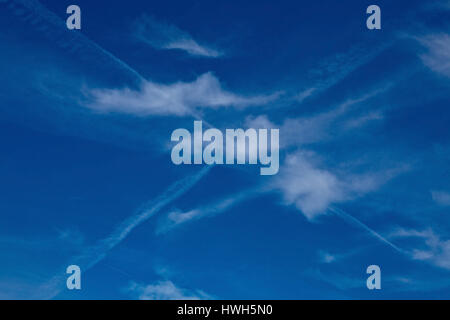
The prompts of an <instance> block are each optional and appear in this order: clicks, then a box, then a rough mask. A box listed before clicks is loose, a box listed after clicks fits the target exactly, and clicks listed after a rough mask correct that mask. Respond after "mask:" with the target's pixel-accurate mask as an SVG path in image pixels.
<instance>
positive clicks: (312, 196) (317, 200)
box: [273, 151, 403, 220]
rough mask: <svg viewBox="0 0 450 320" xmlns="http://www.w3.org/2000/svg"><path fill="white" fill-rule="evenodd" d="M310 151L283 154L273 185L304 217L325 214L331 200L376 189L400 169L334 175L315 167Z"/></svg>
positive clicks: (350, 197) (309, 217) (334, 200)
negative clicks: (282, 163)
mask: <svg viewBox="0 0 450 320" xmlns="http://www.w3.org/2000/svg"><path fill="white" fill-rule="evenodd" d="M314 158H315V154H314V153H312V152H302V151H298V152H295V153H293V154H290V155H288V156H287V158H286V161H285V163H284V165H283V168H282V170H281V171H280V174H279V175H278V176H277V177H276V178H274V179H275V180H274V184H273V188H274V189H275V190H278V191H280V192H281V193H282V195H283V199H284V201H285V203H286V204H294V205H295V206H296V207H297V208H298V209H299V210H300V211H301V212H302V213H303V214H304V215H305V216H306V217H307V218H308V219H310V220H312V219H314V218H316V217H317V216H319V215H322V214H324V213H326V210H327V208H328V207H329V206H330V205H331V204H334V203H340V202H344V201H349V200H352V199H355V198H357V197H360V196H362V195H364V194H366V193H368V192H371V191H374V190H376V189H377V188H378V187H379V186H380V185H382V184H383V183H385V182H386V181H388V180H389V179H390V178H392V177H393V176H394V175H396V174H397V173H398V172H400V171H402V170H403V169H393V170H386V171H384V172H377V173H364V174H345V175H343V176H342V177H338V176H337V175H336V174H333V173H332V172H330V171H328V170H326V169H321V168H319V165H318V164H317V163H316V162H317V161H316V160H315V159H314Z"/></svg>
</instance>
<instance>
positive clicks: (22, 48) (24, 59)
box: [0, 0, 450, 299]
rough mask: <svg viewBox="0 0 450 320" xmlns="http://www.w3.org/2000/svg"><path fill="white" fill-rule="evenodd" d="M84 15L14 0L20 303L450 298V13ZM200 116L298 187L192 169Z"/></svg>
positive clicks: (6, 53) (442, 5)
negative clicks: (175, 137) (252, 148)
mask: <svg viewBox="0 0 450 320" xmlns="http://www.w3.org/2000/svg"><path fill="white" fill-rule="evenodd" d="M72 2H73V1H44V0H41V1H40V2H39V1H34V0H17V1H13V0H2V1H0V44H1V50H0V70H1V71H2V72H1V74H2V75H3V76H2V77H1V78H0V115H1V116H0V150H1V157H0V177H1V183H0V298H2V299H14V298H19V299H21V298H37V299H99V298H101V299H161V298H162V299H182V298H189V299H190V298H192V299H195V298H198V299H214V298H218V299H400V298H402V299H403V298H412V299H429V298H437V299H446V298H449V297H450V225H449V221H450V216H449V214H450V212H449V209H450V179H449V178H450V167H449V161H450V143H449V141H450V131H449V130H448V124H449V123H450V111H449V110H448V107H449V101H450V91H449V88H450V25H449V21H450V20H449V17H450V3H449V2H448V1H434V2H433V1H427V2H424V1H395V2H394V1H377V2H376V3H372V2H368V1H339V2H337V1H329V0H326V1H276V2H275V1H246V2H242V1H239V2H237V1H230V0H228V1H214V2H213V1H134V0H132V1H127V2H126V3H125V2H119V1H117V2H111V1H108V2H106V1H82V0H79V1H76V4H77V5H79V6H80V8H81V12H82V28H81V30H79V31H75V30H67V28H66V26H65V19H66V17H67V14H66V8H67V6H68V5H70V4H74V3H72ZM371 4H377V5H378V6H380V8H381V23H382V29H381V30H372V31H371V30H368V29H367V28H366V17H367V15H366V13H365V11H366V8H367V7H368V6H369V5H371ZM195 119H202V120H203V121H205V122H208V123H209V124H211V125H213V126H215V127H217V128H219V129H225V128H279V129H280V170H279V173H278V174H277V175H274V176H261V175H259V168H256V166H242V165H241V166H239V165H227V166H219V165H216V166H213V167H211V166H206V165H190V166H189V165H180V166H176V165H174V164H173V163H172V161H171V159H170V149H171V146H172V145H171V142H170V135H171V132H172V131H173V130H175V129H177V128H188V129H190V130H192V126H193V121H194V120H195ZM71 264H77V265H79V266H80V267H81V270H82V290H79V291H77V290H73V291H69V290H67V288H66V285H65V280H66V274H65V269H66V267H67V266H68V265H71ZM371 264H376V265H379V266H380V268H381V273H382V289H381V290H368V289H367V288H366V278H367V276H368V275H367V274H366V268H367V266H369V265H371Z"/></svg>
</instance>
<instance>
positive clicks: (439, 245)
mask: <svg viewBox="0 0 450 320" xmlns="http://www.w3.org/2000/svg"><path fill="white" fill-rule="evenodd" d="M389 238H391V239H396V238H397V239H398V238H416V239H420V240H422V242H423V243H422V246H421V247H420V248H410V249H409V250H408V254H409V256H410V257H411V258H412V259H414V260H421V261H426V262H428V263H431V264H433V265H435V266H437V267H440V268H444V269H447V270H450V239H443V238H442V236H440V235H439V234H437V233H436V232H435V231H434V230H433V229H431V228H427V229H425V230H421V231H419V230H415V229H404V228H398V229H397V230H395V231H394V232H392V233H391V234H390V236H389Z"/></svg>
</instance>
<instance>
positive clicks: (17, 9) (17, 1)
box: [0, 0, 144, 85]
mask: <svg viewBox="0 0 450 320" xmlns="http://www.w3.org/2000/svg"><path fill="white" fill-rule="evenodd" d="M0 3H4V5H6V6H7V7H8V8H9V9H11V11H12V12H13V13H14V14H15V15H16V16H18V17H19V18H20V19H21V20H22V21H24V22H27V23H29V24H31V25H33V26H34V27H35V28H36V29H37V30H39V31H41V32H42V33H43V34H44V35H45V36H46V37H47V38H48V39H49V40H51V41H54V42H55V43H56V44H57V45H58V46H59V47H61V48H63V49H65V50H67V51H69V52H71V53H75V54H77V55H78V56H79V57H81V58H86V55H88V56H89V59H90V60H94V61H95V62H96V64H97V65H98V66H101V67H105V68H109V67H111V68H114V69H120V70H122V71H125V74H126V75H127V76H128V78H129V80H130V81H132V82H133V83H134V84H136V85H139V84H140V83H141V82H142V80H144V78H143V77H142V76H141V75H140V74H139V73H138V72H137V71H136V70H134V69H133V68H131V67H130V66H129V65H128V64H126V63H125V62H124V61H122V60H120V59H119V58H117V57H116V56H114V55H113V54H112V53H111V52H109V51H107V50H105V49H103V48H102V47H101V46H99V45H98V44H97V43H95V42H94V41H92V40H90V39H89V38H87V37H86V36H85V35H83V34H82V33H81V32H80V31H75V30H68V29H67V27H66V23H65V21H64V20H62V19H61V18H60V17H58V16H57V15H56V14H55V13H53V12H52V11H50V10H48V9H47V8H46V7H45V6H43V5H42V4H41V3H40V2H39V1H37V0H0ZM64 13H65V12H64Z"/></svg>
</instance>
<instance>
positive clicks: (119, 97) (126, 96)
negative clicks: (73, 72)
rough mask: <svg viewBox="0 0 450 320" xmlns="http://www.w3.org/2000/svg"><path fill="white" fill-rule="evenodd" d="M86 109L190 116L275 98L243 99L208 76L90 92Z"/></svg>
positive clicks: (263, 102)
mask: <svg viewBox="0 0 450 320" xmlns="http://www.w3.org/2000/svg"><path fill="white" fill-rule="evenodd" d="M89 94H90V97H91V98H92V102H91V103H89V104H88V105H87V106H88V107H89V108H91V109H93V110H97V111H100V112H118V113H125V114H131V115H137V116H149V115H175V116H185V115H191V114H192V113H193V111H194V110H195V109H198V108H220V107H228V106H233V107H247V106H254V105H262V104H266V103H268V102H270V101H272V100H274V99H275V98H276V97H277V95H276V94H275V95H270V96H253V97H245V96H241V95H238V94H235V93H232V92H229V91H227V90H225V89H223V88H222V86H221V84H220V82H219V80H218V79H217V78H216V77H215V76H214V75H213V74H212V73H205V74H203V75H201V76H199V77H198V78H197V79H196V80H194V81H193V82H176V83H173V84H159V83H155V82H152V81H145V82H144V83H142V85H141V88H140V89H139V90H132V89H129V88H124V89H94V90H91V91H90V92H89Z"/></svg>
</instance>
